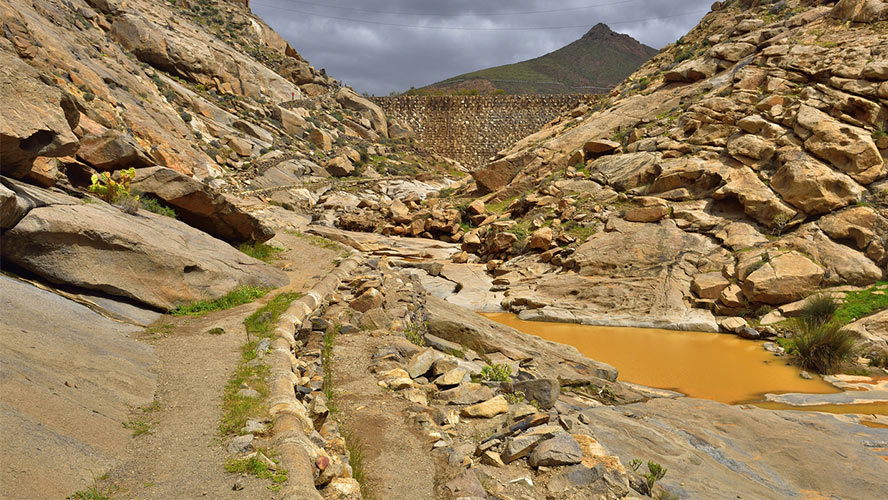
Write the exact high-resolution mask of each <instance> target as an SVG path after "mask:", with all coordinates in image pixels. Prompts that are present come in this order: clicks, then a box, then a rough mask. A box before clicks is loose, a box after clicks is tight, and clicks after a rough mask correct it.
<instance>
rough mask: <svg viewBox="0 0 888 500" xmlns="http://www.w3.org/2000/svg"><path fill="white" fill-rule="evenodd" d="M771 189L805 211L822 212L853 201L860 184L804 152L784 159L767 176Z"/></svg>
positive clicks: (807, 212)
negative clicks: (779, 165)
mask: <svg viewBox="0 0 888 500" xmlns="http://www.w3.org/2000/svg"><path fill="white" fill-rule="evenodd" d="M771 188H772V189H773V190H774V191H777V192H778V193H779V194H780V196H782V197H783V199H784V200H785V201H786V202H788V203H789V204H791V205H793V206H794V207H797V208H799V209H801V210H802V211H803V212H805V213H806V214H823V213H827V212H831V211H833V210H836V209H838V208H842V207H844V206H846V205H848V204H850V203H852V202H853V201H855V200H856V199H857V198H858V197H859V196H860V193H862V192H863V187H861V186H860V185H859V184H857V183H856V182H854V180H853V179H851V178H850V177H848V176H847V175H845V174H842V173H840V172H836V171H834V170H833V169H831V168H829V167H827V166H826V165H824V164H823V163H821V162H819V161H817V160H815V159H814V158H811V157H810V156H808V155H805V154H800V155H799V156H797V157H794V158H791V159H788V160H787V161H785V162H784V163H783V166H781V167H780V169H778V170H777V172H776V173H775V174H774V176H773V177H772V178H771Z"/></svg>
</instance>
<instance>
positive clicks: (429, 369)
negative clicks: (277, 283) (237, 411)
mask: <svg viewBox="0 0 888 500" xmlns="http://www.w3.org/2000/svg"><path fill="white" fill-rule="evenodd" d="M334 330H335V331H336V332H338V333H337V335H339V336H350V335H366V336H368V337H369V338H373V339H376V342H374V344H375V345H376V346H377V347H376V348H375V351H374V352H372V354H371V360H370V363H369V365H368V371H367V373H363V374H354V373H351V374H349V376H350V377H355V376H365V377H374V378H375V379H376V383H377V386H378V387H380V388H382V389H384V390H386V391H388V392H389V393H390V394H391V397H395V398H402V400H404V406H403V408H404V415H405V418H407V419H408V421H409V422H410V424H409V425H414V426H416V428H417V429H418V430H420V431H421V432H422V433H423V434H424V435H425V436H426V438H427V440H428V441H427V442H428V447H429V448H428V449H429V451H430V452H432V453H433V455H434V456H435V457H436V461H438V462H439V463H440V464H441V466H442V468H441V469H440V470H439V474H438V475H437V477H436V484H437V485H438V486H437V488H438V491H439V495H440V496H439V497H442V498H443V497H446V498H461V497H476V498H487V495H488V494H492V495H507V496H510V495H512V496H514V495H522V494H523V495H530V496H531V497H533V498H543V497H546V496H552V495H556V496H558V497H559V498H598V497H601V498H624V497H625V496H626V495H629V494H630V493H632V491H633V490H632V486H631V485H635V487H636V488H642V486H640V484H641V480H640V478H634V476H633V474H634V473H633V472H631V471H629V472H627V470H626V469H625V468H624V467H623V465H622V464H621V463H620V460H619V458H617V457H615V456H613V455H611V454H609V453H608V452H607V451H606V450H605V449H604V448H603V447H602V446H601V445H600V444H599V443H598V441H597V440H596V439H595V435H594V430H593V428H594V425H592V422H591V421H589V420H588V419H587V418H586V417H585V416H583V415H582V414H580V413H579V412H580V411H581V410H582V409H584V408H590V407H594V406H601V405H602V404H603V403H602V402H601V401H604V402H606V403H608V404H613V403H615V402H627V401H639V400H642V399H644V397H645V396H643V395H642V394H640V393H638V392H636V391H634V390H632V389H629V388H628V387H626V386H624V385H623V384H621V383H616V382H613V380H614V379H615V377H616V372H615V370H613V368H611V367H608V366H607V365H603V364H601V363H596V362H594V361H591V360H588V359H586V358H584V357H582V356H581V355H579V353H577V352H576V351H575V350H573V349H572V348H569V347H566V346H560V345H557V344H553V343H548V342H545V341H542V340H540V339H537V338H535V337H529V336H526V335H524V334H521V333H519V332H517V331H514V330H511V329H508V328H505V327H502V326H499V325H497V324H495V323H492V322H489V321H487V320H485V319H483V318H481V317H478V316H476V315H474V314H473V313H470V312H467V311H464V310H461V309H459V308H456V307H454V306H451V305H449V304H447V303H446V302H444V301H440V300H439V299H435V298H433V297H429V296H426V294H425V292H424V290H423V289H422V287H421V285H419V284H418V282H416V281H415V280H414V279H412V278H410V277H409V276H408V275H407V274H405V273H403V272H401V271H399V270H398V269H396V268H393V267H392V266H391V265H390V263H389V261H388V260H377V259H371V260H369V261H367V262H366V264H365V265H364V266H362V267H360V268H358V269H357V270H356V271H355V273H353V274H352V275H351V276H350V277H349V278H347V279H345V280H344V282H343V284H342V285H341V286H340V288H339V291H338V292H337V293H336V294H334V295H332V296H331V298H330V301H329V303H328V305H327V306H325V307H324V308H322V312H321V313H319V315H318V316H316V317H314V318H313V319H311V320H306V321H305V322H304V323H303V327H302V329H301V331H300V332H301V333H300V335H299V338H304V339H305V344H304V347H300V348H297V349H296V350H295V351H294V354H295V355H296V356H297V361H296V364H295V365H294V366H298V367H300V375H301V378H300V381H299V382H298V384H297V386H296V391H297V393H300V394H305V396H300V397H302V398H303V403H304V404H305V407H306V415H307V416H308V418H310V419H311V420H312V421H313V425H314V429H317V430H319V432H320V434H321V436H322V437H326V436H324V432H325V431H324V429H325V428H327V429H332V428H333V427H334V426H335V424H334V423H333V421H334V419H335V417H334V416H333V415H331V414H330V413H329V411H328V406H327V404H328V403H329V402H328V401H327V400H326V399H325V396H324V393H323V392H322V389H323V379H324V377H323V376H321V375H320V373H321V372H322V371H323V370H325V369H332V370H334V371H335V370H336V364H335V361H333V362H332V366H331V367H327V366H321V365H320V358H321V354H320V347H319V346H320V342H321V341H320V338H321V337H322V335H323V333H322V331H326V332H331V331H334ZM408 339H409V340H408ZM297 343H298V344H299V345H302V344H303V342H302V341H298V342H297ZM335 352H336V351H335V348H334V353H335ZM531 352H532V353H533V354H532V355H531V354H529V353H531ZM567 360H571V361H570V362H569V363H566V362H565V361H567ZM559 367H560V368H559ZM303 369H304V371H303ZM544 374H545V375H544ZM308 453H309V454H310V455H311V454H312V451H311V450H308ZM314 453H317V451H315V452H314ZM312 456H314V455H312ZM333 460H334V462H335V461H336V459H335V458H334V459H333ZM322 476H323V473H322V472H321V470H320V469H318V470H316V477H318V478H320V477H322ZM515 477H521V478H523V479H522V480H521V481H517V482H516V481H513V479H514V478H515ZM482 483H483V484H484V485H485V486H482ZM318 484H319V485H320V483H318ZM329 488H330V487H329V486H328V487H327V489H329ZM327 489H324V490H322V492H323V493H324V495H325V496H328V493H327ZM335 498H340V497H335ZM343 498H345V497H343ZM347 498H358V496H357V493H354V494H353V496H350V497H347Z"/></svg>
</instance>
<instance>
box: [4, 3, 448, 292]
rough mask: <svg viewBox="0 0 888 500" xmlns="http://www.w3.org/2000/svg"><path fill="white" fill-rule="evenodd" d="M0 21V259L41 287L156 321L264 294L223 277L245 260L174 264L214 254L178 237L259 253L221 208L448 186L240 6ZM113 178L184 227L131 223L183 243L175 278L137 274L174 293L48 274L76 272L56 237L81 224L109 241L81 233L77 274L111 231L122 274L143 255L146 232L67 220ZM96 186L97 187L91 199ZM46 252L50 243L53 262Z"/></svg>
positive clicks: (72, 11)
mask: <svg viewBox="0 0 888 500" xmlns="http://www.w3.org/2000/svg"><path fill="white" fill-rule="evenodd" d="M0 15H2V24H3V27H4V31H3V33H4V36H3V37H2V38H0V58H2V65H0V67H2V69H0V89H2V94H0V95H2V99H0V108H2V111H0V112H2V115H3V116H4V117H5V119H4V120H3V122H2V124H0V127H2V129H0V140H2V148H0V162H2V165H3V175H4V178H3V183H4V185H5V186H6V187H5V188H4V189H3V206H4V211H3V223H2V227H3V229H4V231H5V232H4V237H3V258H4V262H5V263H6V264H5V265H15V266H19V267H20V268H22V269H25V270H27V271H29V272H32V273H35V274H36V275H38V276H41V277H43V278H45V279H48V280H51V281H53V282H56V283H62V284H73V285H76V286H78V287H83V288H90V289H94V290H100V291H102V292H104V293H110V294H112V295H116V296H122V297H127V298H129V299H134V300H136V301H138V302H141V303H143V304H147V305H150V306H152V307H158V308H162V309H168V308H171V307H175V306H177V305H179V304H182V303H186V302H188V301H190V300H195V299H196V298H197V297H198V296H200V295H207V296H208V298H216V297H218V296H220V295H222V294H224V293H225V292H227V291H228V290H229V289H230V288H231V287H232V286H233V285H235V284H237V283H242V284H258V283H264V284H269V283H273V282H274V280H273V279H272V280H271V281H268V279H270V278H269V277H268V276H266V277H262V276H263V273H261V272H260V273H258V274H257V273H256V272H249V273H248V274H249V278H247V274H244V275H239V274H238V273H239V272H241V271H246V268H238V267H237V266H232V263H233V262H239V261H242V260H243V259H244V258H246V257H245V256H243V255H240V254H239V253H237V252H235V251H234V250H233V249H231V248H230V247H227V246H225V247H219V248H220V250H218V251H219V252H222V254H225V255H228V254H231V255H228V256H227V257H224V258H222V257H220V258H221V260H220V263H219V265H218V266H217V268H216V269H215V270H212V271H211V270H210V269H209V267H212V265H211V264H210V263H209V262H208V261H205V262H201V263H200V264H189V263H188V262H187V261H188V258H187V255H186V254H188V253H191V252H193V248H192V250H190V251H189V250H186V247H189V246H193V245H195V244H197V241H198V240H200V241H203V240H206V243H205V246H206V247H207V248H210V247H213V245H217V243H215V241H216V240H214V239H213V238H209V239H207V236H206V235H205V234H203V233H188V231H189V229H190V228H188V226H191V227H192V228H195V229H198V230H200V231H202V232H204V233H208V234H209V235H210V236H213V237H215V238H219V239H221V240H224V241H226V242H231V243H240V242H250V241H252V242H262V241H265V240H268V239H269V238H271V237H272V236H273V234H274V232H273V231H272V230H271V229H270V228H269V227H268V225H267V224H265V223H264V222H262V221H261V220H260V219H259V217H257V215H255V214H254V213H252V212H255V211H256V210H255V208H256V207H253V208H249V207H247V206H245V204H244V202H243V197H237V196H232V195H253V196H254V199H256V198H255V197H258V199H259V200H262V201H266V202H271V203H274V204H277V205H280V206H283V207H287V208H296V207H302V206H306V205H314V203H316V202H318V201H319V199H322V198H323V196H324V192H325V191H326V190H327V187H326V186H327V185H329V184H330V183H331V179H332V180H335V179H337V178H343V177H350V178H352V180H354V181H355V182H358V183H360V182H361V181H360V180H357V179H358V176H360V178H363V179H367V178H370V179H372V178H378V177H380V175H383V174H384V175H388V176H391V177H397V176H398V175H408V176H413V175H416V174H418V173H419V172H420V171H422V172H425V174H426V176H427V177H429V178H430V177H431V176H432V174H433V173H434V172H436V171H443V170H445V169H452V170H454V171H455V172H456V171H458V169H459V167H458V166H456V165H454V164H453V163H452V162H450V163H448V162H447V161H446V160H444V159H441V158H435V157H433V156H432V155H429V154H426V153H423V152H421V151H419V150H416V149H415V148H413V147H412V146H410V145H409V143H408V140H409V136H410V134H411V133H410V131H409V129H406V128H404V127H402V126H400V125H399V124H397V123H388V122H387V120H386V117H385V115H384V114H383V113H382V111H381V110H380V109H379V108H378V107H377V106H376V105H374V104H372V103H371V102H369V101H367V100H366V99H364V98H362V97H361V96H359V95H357V94H356V93H354V92H353V91H352V90H351V89H349V88H348V87H343V86H341V85H340V84H339V82H337V81H335V80H333V79H332V78H330V77H329V76H327V75H325V74H324V72H323V71H318V70H316V69H315V68H313V67H312V66H310V65H309V64H308V62H307V61H305V60H304V59H302V57H300V56H299V54H298V53H297V52H296V51H295V50H294V49H293V48H292V47H290V45H288V44H287V43H286V42H285V41H284V40H283V39H281V38H280V36H279V35H277V34H276V33H275V32H274V31H272V30H271V29H270V28H269V27H268V26H267V25H266V24H265V23H264V22H262V20H261V19H259V18H257V17H255V16H254V15H252V14H251V12H250V11H249V9H248V8H246V6H245V5H244V4H243V3H239V2H227V1H206V0H200V1H197V2H184V1H183V2H169V3H162V4H157V3H155V2H128V3H122V2H117V1H105V0H101V1H99V0H95V1H91V2H75V3H70V2H57V1H51V0H47V1H38V2H19V1H17V0H13V1H4V2H3V3H0ZM128 168H134V169H135V173H134V174H133V175H132V176H131V177H132V178H131V179H129V182H130V183H131V189H132V193H130V194H132V195H135V194H136V193H141V194H140V196H141V200H140V201H141V204H142V205H143V206H144V207H153V209H154V210H155V211H158V210H159V209H161V210H163V209H165V210H167V212H166V213H167V214H174V215H175V216H176V218H178V219H179V221H181V222H184V223H185V224H187V226H184V225H182V224H181V223H178V222H175V221H172V220H171V219H167V218H158V217H154V218H153V219H155V220H153V221H150V222H145V223H146V224H148V226H151V227H154V226H157V227H158V229H157V231H160V232H161V233H162V234H164V235H165V237H172V235H173V234H176V233H181V232H182V231H185V232H186V233H187V234H188V235H187V236H186V235H183V236H181V237H176V238H174V239H173V240H172V241H184V242H186V243H187V245H185V247H183V248H182V250H183V253H182V256H181V257H182V258H183V259H185V262H184V264H183V263H182V262H175V263H173V262H172V260H173V255H174V254H175V252H174V251H170V249H168V251H167V255H166V257H167V260H170V261H171V262H170V264H169V272H170V273H171V274H169V275H168V276H162V275H159V274H155V277H156V278H157V279H158V280H159V283H160V282H163V283H167V282H168V281H167V279H168V278H169V279H172V280H173V282H181V274H182V273H181V269H182V268H183V266H184V268H185V269H186V270H187V269H189V268H190V267H196V268H197V269H199V270H200V273H198V274H192V275H191V276H190V277H189V278H188V279H186V280H185V281H184V282H181V283H182V284H181V285H177V286H175V287H170V286H154V285H149V286H146V287H145V289H144V290H132V289H131V288H133V287H137V286H136V285H128V286H125V285H124V284H122V283H113V282H112V281H113V278H110V277H108V276H104V275H96V273H94V272H93V271H92V270H90V269H84V268H82V267H79V266H78V265H76V264H72V269H66V266H67V263H69V262H70V263H76V262H78V259H79V257H80V256H78V255H76V251H75V252H73V253H68V250H62V249H61V248H62V247H63V246H66V245H73V247H74V248H75V249H77V248H79V247H78V246H77V243H78V241H77V238H75V237H74V235H75V234H78V233H80V232H82V231H83V230H84V228H83V227H80V225H82V224H84V223H85V222H84V221H86V220H90V219H91V221H90V224H93V225H95V224H97V221H102V222H107V224H108V225H109V227H110V226H112V225H117V226H118V227H116V228H114V229H113V230H112V229H109V230H108V232H107V233H106V234H93V233H90V238H92V242H91V243H86V242H84V244H85V245H87V248H88V249H89V250H88V252H87V251H85V252H86V253H84V254H83V257H87V256H91V257H93V258H96V259H98V258H99V256H100V255H102V253H101V251H100V250H99V249H100V248H106V247H107V249H108V250H110V249H111V248H113V246H114V245H110V246H109V245H106V244H105V243H102V242H107V240H108V239H109V238H112V236H113V235H119V234H123V233H124V232H127V231H129V232H130V233H131V234H129V235H128V236H127V238H125V239H126V241H127V242H128V244H129V245H130V246H131V248H135V247H139V248H140V249H141V250H140V252H142V253H143V254H144V257H139V258H138V259H145V258H147V259H149V260H153V259H154V256H153V252H154V251H155V250H159V248H158V249H149V248H148V247H150V246H151V244H156V243H150V242H146V241H143V240H145V238H144V237H143V235H145V234H146V232H147V228H145V229H137V227H138V226H137V225H134V223H132V222H129V221H126V220H124V219H121V216H122V215H123V214H122V213H121V212H120V211H119V210H112V209H110V207H108V206H107V205H106V204H104V203H99V204H90V205H88V204H85V203H86V202H92V201H94V200H95V201H98V198H97V197H88V195H87V192H88V191H89V190H90V189H93V190H95V189H96V188H102V186H101V185H102V184H105V183H107V182H109V181H110V180H111V178H112V177H113V178H115V179H117V180H121V179H120V175H121V172H122V171H123V170H124V169H128ZM377 170H378V171H379V172H377ZM103 173H106V174H108V175H109V178H108V179H107V180H100V181H99V182H98V184H99V185H98V186H91V185H92V184H96V183H97V182H96V181H95V180H93V179H92V177H93V176H94V175H105V174H103ZM22 181H23V182H22ZM347 182H351V181H348V180H347ZM35 186H40V187H42V188H59V190H57V191H56V192H54V193H49V192H47V191H43V190H40V189H37V188H36V187H35ZM306 186H308V188H309V189H306ZM102 189H104V188H102ZM13 192H14V193H15V194H13ZM95 192H96V193H99V192H100V191H95ZM72 196H73V198H72ZM85 196H87V197H85ZM76 198H80V199H81V200H82V202H81V201H78V200H77V199H76ZM124 198H126V197H125V196H124V197H120V196H116V195H113V194H112V195H108V196H107V197H106V199H105V201H110V202H114V203H118V204H120V203H123V204H124V205H126V203H125V202H127V201H129V202H130V205H132V204H133V203H135V206H132V207H131V210H130V212H131V213H134V212H133V211H134V210H137V209H138V208H139V202H135V198H134V196H133V197H130V198H129V200H127V199H124ZM43 206H46V207H47V209H46V210H37V211H33V212H32V211H31V209H32V208H35V207H43ZM63 206H64V207H69V208H64V209H63V208H61V207H63ZM260 208H261V207H260ZM37 212H44V213H40V214H38V213H37ZM49 212H58V213H57V214H52V215H50V214H49ZM62 212H65V213H64V214H63V213H62ZM261 215H262V214H261V213H260V214H259V216H261ZM138 224H142V221H139V222H138ZM160 226H169V227H167V228H160ZM173 226H175V227H173ZM47 227H53V228H55V229H54V232H53V233H52V235H50V236H46V238H48V239H49V240H52V241H42V238H43V236H44V235H45V229H46V228H47ZM102 227H103V228H104V226H102ZM61 234H66V235H68V236H65V237H64V238H63V239H65V242H64V245H62V243H61V242H60V241H58V235H61ZM59 252H62V253H59ZM232 252H233V253H232ZM63 254H64V255H66V256H67V257H62V255H63ZM222 254H219V255H220V256H221V255H222ZM115 255H117V254H115ZM222 261H225V262H224V263H222ZM109 262H110V261H109ZM129 264H132V262H130V263H129ZM129 264H127V265H129ZM107 265H110V264H107ZM158 265H160V264H158ZM250 265H261V264H250ZM166 266H167V264H166V263H164V264H163V265H161V267H164V268H166ZM152 272H153V271H152ZM214 273H220V274H218V275H217V274H214ZM111 274H113V273H108V275H111ZM198 275H205V278H198V277H197V276H198ZM219 276H229V277H230V279H224V280H221V281H219ZM205 280H211V281H212V282H213V283H215V284H214V285H207V284H205V283H204V282H205ZM245 280H246V281H245ZM246 282H250V283H246ZM254 282H255V283H254ZM145 284H146V285H148V283H147V282H145Z"/></svg>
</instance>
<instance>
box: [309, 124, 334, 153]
mask: <svg viewBox="0 0 888 500" xmlns="http://www.w3.org/2000/svg"><path fill="white" fill-rule="evenodd" d="M308 140H310V141H311V143H312V144H314V145H315V147H317V148H318V149H320V150H321V151H330V150H331V149H333V138H332V137H330V134H329V133H327V132H325V131H323V130H321V129H317V128H315V129H312V130H311V132H310V133H309V134H308Z"/></svg>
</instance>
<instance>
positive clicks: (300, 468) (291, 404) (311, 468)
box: [269, 256, 361, 500]
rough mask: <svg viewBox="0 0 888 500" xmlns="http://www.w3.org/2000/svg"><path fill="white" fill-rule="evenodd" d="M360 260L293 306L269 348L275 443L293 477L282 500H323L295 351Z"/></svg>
mask: <svg viewBox="0 0 888 500" xmlns="http://www.w3.org/2000/svg"><path fill="white" fill-rule="evenodd" d="M360 261H361V258H360V257H358V256H351V257H348V258H347V259H345V260H344V261H342V262H341V263H340V264H339V265H338V266H337V267H336V269H334V270H333V272H332V273H330V274H329V275H327V276H326V277H325V278H324V279H323V280H321V282H320V283H318V284H317V285H315V287H314V288H312V289H311V291H309V292H308V293H307V294H305V295H304V296H303V297H301V298H299V299H298V300H296V301H294V302H293V303H292V304H291V305H290V307H289V308H287V310H286V312H284V314H283V315H281V318H280V320H279V321H278V324H277V327H276V329H275V339H274V341H273V342H272V344H271V350H270V358H269V359H270V362H269V364H270V368H271V388H270V394H269V408H270V413H271V417H272V419H273V422H274V428H273V434H272V436H273V443H274V445H275V447H276V449H277V451H278V452H279V453H280V460H281V465H282V466H283V467H284V468H285V469H286V470H287V471H288V472H289V479H288V481H287V483H286V485H285V486H284V488H283V490H282V496H281V498H282V499H284V500H322V499H323V497H322V496H321V494H320V493H318V490H317V488H316V487H315V477H316V476H315V468H316V461H317V460H318V457H315V456H313V455H316V454H317V453H313V451H314V450H317V449H318V447H317V446H316V445H315V444H314V443H312V441H311V440H310V438H309V436H310V435H311V434H312V432H314V426H313V424H312V421H311V419H310V418H309V414H308V410H307V409H306V407H305V406H304V405H303V404H302V403H301V402H300V401H299V400H298V399H297V398H296V391H295V390H294V387H295V386H296V385H297V382H298V379H299V373H298V371H299V369H298V368H297V363H296V357H295V356H294V354H293V353H294V350H295V349H296V348H297V347H298V343H297V341H296V335H295V332H296V331H297V330H299V328H300V327H301V326H302V323H303V321H305V319H307V318H308V317H309V316H310V315H311V314H312V313H313V312H314V311H315V310H316V309H318V307H320V306H321V304H322V303H323V301H324V300H325V299H326V298H327V297H328V296H330V295H331V294H332V293H333V292H334V291H335V290H336V288H337V287H338V286H339V284H340V282H341V281H342V279H343V278H344V277H345V276H348V275H349V274H350V273H351V272H352V271H354V270H355V269H356V268H357V267H358V265H359V263H360Z"/></svg>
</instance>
